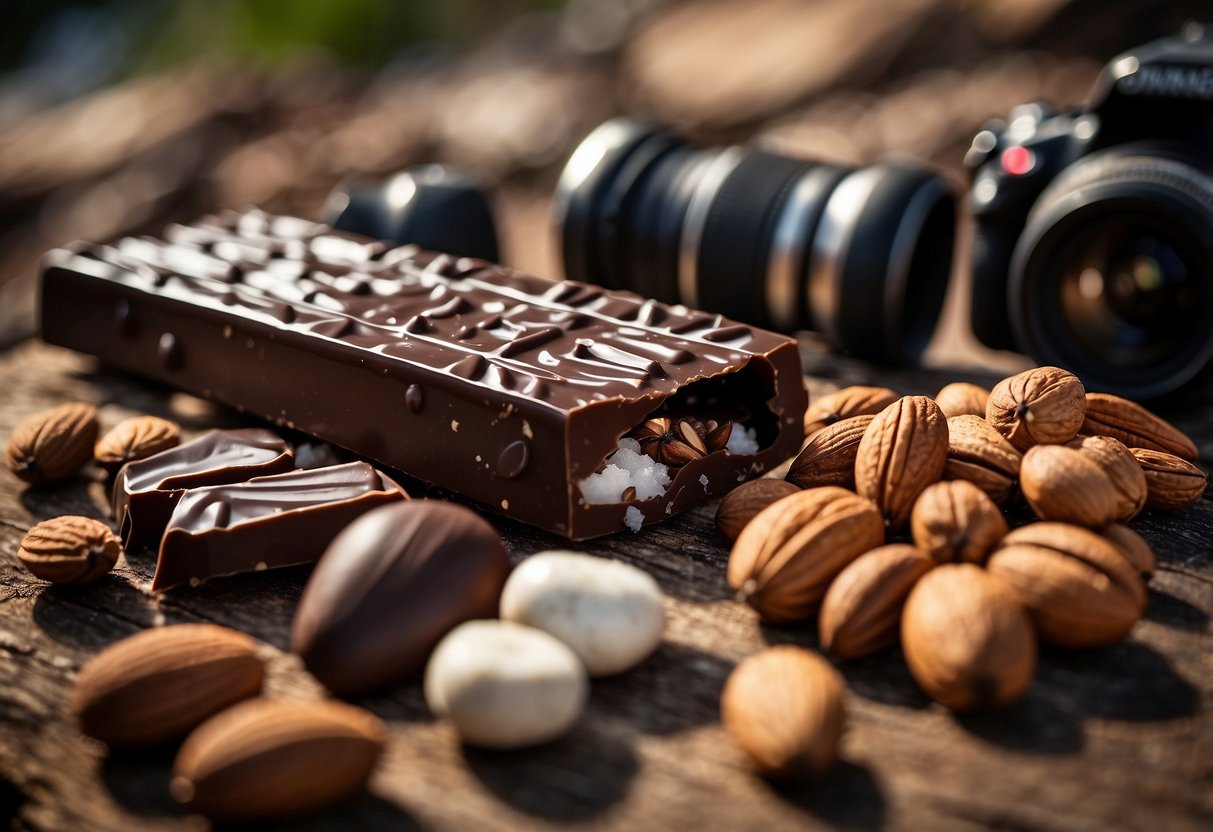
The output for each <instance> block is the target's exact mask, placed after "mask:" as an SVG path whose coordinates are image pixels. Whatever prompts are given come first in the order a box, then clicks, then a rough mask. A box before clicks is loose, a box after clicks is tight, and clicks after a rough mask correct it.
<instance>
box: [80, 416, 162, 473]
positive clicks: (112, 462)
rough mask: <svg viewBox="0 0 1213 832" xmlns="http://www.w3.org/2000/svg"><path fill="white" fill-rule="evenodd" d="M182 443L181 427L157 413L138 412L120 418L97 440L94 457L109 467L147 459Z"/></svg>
mask: <svg viewBox="0 0 1213 832" xmlns="http://www.w3.org/2000/svg"><path fill="white" fill-rule="evenodd" d="M180 443H181V428H179V427H177V425H176V424H175V423H173V422H170V421H169V420H168V419H161V418H160V417H158V416H136V417H134V418H133V419H126V420H124V421H122V422H119V423H118V424H117V425H115V426H114V427H113V428H111V429H110V430H109V431H107V432H106V434H105V436H102V437H101V438H100V439H98V440H97V445H96V447H95V448H94V449H93V457H94V458H95V459H96V460H97V462H98V464H100V465H102V466H104V467H105V468H108V469H111V470H113V469H117V468H121V467H122V466H123V465H125V464H126V463H128V462H133V461H135V460H137V459H146V458H147V457H149V456H152V455H153V454H158V453H160V452H161V451H167V450H168V449H169V448H173V447H176V446H177V445H178V444H180Z"/></svg>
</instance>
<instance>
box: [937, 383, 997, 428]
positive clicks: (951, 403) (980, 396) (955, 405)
mask: <svg viewBox="0 0 1213 832" xmlns="http://www.w3.org/2000/svg"><path fill="white" fill-rule="evenodd" d="M989 400H990V391H989V390H987V389H986V388H984V387H981V386H979V385H976V384H970V383H969V382H967V381H954V382H952V383H951V384H945V385H944V386H943V388H942V389H940V391H939V392H938V393H936V394H935V404H937V405H939V409H940V410H942V411H943V415H945V416H947V417H948V418H949V419H950V418H951V417H953V416H964V415H972V416H985V415H986V402H988V401H989Z"/></svg>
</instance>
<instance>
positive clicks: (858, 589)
mask: <svg viewBox="0 0 1213 832" xmlns="http://www.w3.org/2000/svg"><path fill="white" fill-rule="evenodd" d="M933 566H935V561H934V560H932V559H931V556H930V555H928V554H927V553H926V552H924V551H922V550H921V549H917V548H915V547H913V546H910V545H908V544H905V543H890V544H889V545H887V546H881V547H879V548H876V549H873V550H872V551H870V552H866V553H864V554H862V555H860V556H859V557H858V558H857V559H856V560H854V561H852V562H851V563H850V564H849V565H848V566H847V567H846V568H845V569H843V570H842V571H841V572H839V573H838V577H837V578H835V579H834V582H833V583H831V584H830V588H829V590H827V591H826V595H825V600H823V601H822V603H821V618H820V620H819V621H818V632H819V633H820V635H821V647H822V649H823V650H825V651H826V652H827V653H830V654H832V655H834V656H837V657H838V658H840V659H857V658H859V657H861V656H866V655H869V654H870V653H875V652H877V651H879V650H883V649H884V648H886V647H891V646H892V645H894V644H896V643H897V634H898V625H899V624H900V623H901V608H902V607H903V606H904V605H905V602H906V597H907V596H908V595H909V594H910V590H911V589H913V588H914V584H916V583H918V580H919V579H920V578H921V577H922V576H923V575H925V574H927V572H929V571H930V570H931V568H932V567H933Z"/></svg>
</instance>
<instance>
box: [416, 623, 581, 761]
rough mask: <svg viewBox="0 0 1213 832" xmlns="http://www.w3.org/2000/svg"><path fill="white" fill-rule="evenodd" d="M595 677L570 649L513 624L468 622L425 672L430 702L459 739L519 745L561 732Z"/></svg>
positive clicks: (445, 640)
mask: <svg viewBox="0 0 1213 832" xmlns="http://www.w3.org/2000/svg"><path fill="white" fill-rule="evenodd" d="M588 693H589V681H588V680H587V678H586V674H585V668H584V667H582V665H581V660H580V659H578V658H577V656H576V654H575V653H573V651H572V650H570V649H569V648H568V647H566V646H565V645H563V644H562V643H560V642H559V641H557V640H556V639H554V638H552V637H551V636H550V635H548V634H547V633H545V632H543V631H542V630H536V629H534V628H533V627H524V626H522V625H521V624H514V623H511V622H508V621H468V622H466V623H464V624H460V625H459V626H458V627H456V628H455V629H454V630H452V631H451V632H450V633H448V634H447V635H446V637H445V638H443V639H442V641H440V642H439V643H438V647H437V648H435V649H434V653H433V655H432V656H431V657H430V661H429V665H428V666H427V667H426V670H425V701H426V703H427V704H428V705H429V706H430V710H431V711H433V712H434V714H435V715H437V716H447V717H449V718H450V720H451V722H452V723H454V725H455V730H456V731H457V732H458V733H459V737H460V739H462V740H463V741H464V742H466V743H468V744H469V745H479V746H484V747H486V748H521V747H523V746H527V745H537V744H539V743H542V742H547V741H548V740H552V739H555V738H556V737H558V736H560V735H561V734H563V733H564V732H565V731H567V730H568V729H569V728H570V727H572V725H573V723H574V722H576V721H577V717H579V716H580V715H581V711H582V708H584V707H585V700H586V696H587V695H588Z"/></svg>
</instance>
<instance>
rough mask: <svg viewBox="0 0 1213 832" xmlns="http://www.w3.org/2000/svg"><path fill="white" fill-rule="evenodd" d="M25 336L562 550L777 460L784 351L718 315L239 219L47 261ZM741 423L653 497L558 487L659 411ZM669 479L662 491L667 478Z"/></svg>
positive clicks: (687, 502) (782, 431) (790, 447)
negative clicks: (739, 441)
mask: <svg viewBox="0 0 1213 832" xmlns="http://www.w3.org/2000/svg"><path fill="white" fill-rule="evenodd" d="M41 290H42V304H41V310H42V313H41V315H42V319H41V325H42V336H43V338H44V339H45V340H46V341H48V342H50V343H52V344H58V345H61V346H66V347H70V348H73V349H77V350H80V351H82V352H87V353H91V354H93V355H97V356H98V357H100V358H101V359H103V360H104V361H106V362H107V363H110V364H112V365H115V366H117V367H120V368H123V369H126V370H130V371H133V372H137V373H140V374H142V375H145V376H150V377H152V378H155V379H158V380H161V381H164V382H167V383H170V384H173V385H176V386H178V387H181V388H183V389H186V390H189V391H191V392H194V393H197V394H199V395H202V396H205V397H207V398H211V399H214V400H216V401H220V402H223V403H226V404H229V405H232V406H234V407H236V408H238V409H240V410H243V411H246V412H249V413H252V414H256V415H258V416H261V417H263V418H266V419H269V420H271V421H273V422H276V423H278V424H282V425H286V426H287V427H291V428H297V429H299V430H302V431H305V432H307V433H310V434H312V435H314V436H316V437H318V438H320V439H323V440H326V441H329V442H332V443H334V444H337V445H340V446H343V447H345V448H347V449H349V450H351V451H354V452H355V453H358V454H360V455H362V456H365V457H369V458H371V459H374V460H376V461H378V462H381V463H383V464H386V465H389V466H393V467H396V468H399V469H400V470H402V471H404V472H406V473H408V474H410V475H412V476H414V477H417V478H419V479H422V480H425V481H427V482H430V483H433V484H436V485H439V486H442V487H445V488H448V489H450V490H452V491H456V492H459V493H461V494H464V495H466V496H468V497H470V498H472V499H474V500H477V501H479V502H480V503H482V504H484V505H486V506H488V507H490V508H492V509H494V510H496V511H499V512H502V513H504V514H507V515H509V516H512V517H515V518H517V519H519V520H522V521H524V522H527V523H531V524H534V525H537V526H540V527H543V528H546V529H549V530H552V531H555V532H558V533H560V534H563V535H565V536H568V537H571V538H574V539H581V538H586V537H593V536H596V535H600V534H606V533H609V532H613V531H617V530H619V529H621V528H623V527H624V526H625V525H629V526H631V527H633V528H636V527H638V526H639V525H641V524H643V523H651V522H656V521H658V520H661V519H663V518H665V517H668V516H670V515H671V514H674V513H676V512H679V511H682V510H684V509H686V508H688V507H690V506H691V505H694V504H695V503H697V502H699V501H701V500H703V499H705V498H707V497H710V496H718V495H720V494H723V493H725V492H726V491H728V490H729V489H731V488H732V487H733V486H735V485H736V484H737V483H738V482H740V481H743V480H744V479H746V478H748V477H750V476H754V475H757V474H759V473H761V472H763V471H765V470H767V469H769V468H770V467H772V466H773V465H775V464H778V463H779V462H781V461H782V460H784V459H786V458H787V457H789V456H791V455H792V454H793V453H795V452H796V450H797V449H798V448H799V444H800V441H801V438H802V431H803V427H802V425H800V424H798V422H799V420H801V419H802V415H803V412H804V408H805V392H804V389H803V386H802V381H801V379H802V371H801V366H800V358H799V353H798V350H797V345H796V343H795V341H794V340H792V339H790V338H787V337H786V336H782V335H777V334H775V333H771V332H767V331H764V330H761V329H756V328H753V327H750V326H746V325H744V324H739V323H736V322H734V321H731V320H729V319H727V318H724V317H722V316H720V315H712V314H708V313H705V312H699V311H695V310H691V309H687V308H685V307H682V306H667V305H664V304H660V303H657V302H655V301H651V300H645V299H644V298H641V297H639V296H637V295H634V294H632V293H629V292H612V291H607V290H605V289H602V288H600V287H597V286H590V285H587V284H582V283H577V282H573V281H565V282H559V283H553V282H551V281H548V280H544V279H542V278H538V277H533V276H530V275H525V274H522V273H519V272H516V271H513V270H511V269H507V268H504V267H501V266H494V265H492V264H489V263H486V262H484V261H481V260H474V259H470V258H456V257H452V256H448V255H441V254H434V253H430V252H423V251H420V250H418V249H416V248H413V247H402V248H394V249H392V248H388V247H387V246H386V245H385V244H383V243H381V242H378V241H375V240H371V239H368V238H363V237H358V236H355V235H350V234H345V233H341V232H335V231H333V230H332V229H330V228H329V227H327V226H324V225H320V224H316V223H311V222H308V221H306V220H300V219H296V218H292V217H275V216H271V215H268V214H265V213H262V212H260V211H256V210H253V211H248V212H245V213H225V214H221V215H218V216H214V217H208V218H204V219H203V220H201V221H199V222H197V223H195V224H193V225H188V226H183V225H176V226H171V227H170V228H169V229H167V231H166V232H165V238H164V239H163V240H160V239H153V238H149V237H140V238H127V239H124V240H121V241H119V242H117V243H116V244H115V245H113V246H97V245H91V244H77V245H75V246H73V247H71V248H68V249H61V250H56V251H53V252H51V253H49V254H48V255H47V257H46V258H45V261H44V269H43V274H42V286H41ZM671 407H676V408H679V409H680V410H682V411H684V412H691V413H695V412H699V411H700V410H701V409H702V410H703V411H704V412H707V411H708V410H712V409H713V408H716V409H719V408H721V407H728V408H732V409H734V410H736V411H737V412H738V413H741V414H743V416H742V418H744V424H745V426H746V427H747V428H750V429H751V430H753V431H754V433H755V436H756V438H757V442H758V445H759V451H758V452H757V453H754V454H736V455H734V454H730V453H728V452H727V451H723V450H721V451H716V452H714V453H711V454H709V455H707V456H706V457H704V458H703V459H699V460H696V461H694V462H692V463H689V464H687V465H685V466H683V467H682V468H680V469H678V471H677V473H676V474H674V476H673V481H672V482H671V483H670V485H669V486H668V488H667V489H666V492H665V493H664V494H663V495H661V496H659V497H653V498H651V499H648V500H645V501H642V502H638V501H631V502H620V503H611V504H602V505H588V504H585V502H584V501H583V500H582V499H581V495H580V491H579V488H578V483H579V482H580V481H581V480H583V479H584V478H585V477H587V476H589V475H590V474H592V473H594V472H595V471H597V470H599V469H600V468H601V467H602V465H603V462H604V460H605V459H606V458H607V457H608V456H609V455H610V454H611V453H612V452H613V451H614V450H615V448H616V446H617V444H618V441H619V438H620V437H621V436H623V435H625V434H626V433H627V432H628V431H629V430H631V429H632V428H633V427H635V426H636V425H638V424H640V423H641V422H642V421H643V420H644V418H645V417H646V416H648V415H650V414H652V413H654V412H656V411H658V410H659V409H662V408H671ZM672 473H673V472H672Z"/></svg>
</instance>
